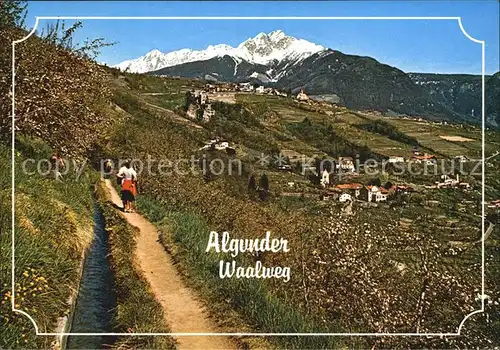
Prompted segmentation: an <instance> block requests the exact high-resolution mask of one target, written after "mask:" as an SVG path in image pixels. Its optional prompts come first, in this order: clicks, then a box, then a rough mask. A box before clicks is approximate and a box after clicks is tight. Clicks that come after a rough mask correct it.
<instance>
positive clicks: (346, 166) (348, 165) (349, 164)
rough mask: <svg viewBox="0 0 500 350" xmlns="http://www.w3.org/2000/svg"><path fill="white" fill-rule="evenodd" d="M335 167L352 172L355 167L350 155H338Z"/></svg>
mask: <svg viewBox="0 0 500 350" xmlns="http://www.w3.org/2000/svg"><path fill="white" fill-rule="evenodd" d="M337 169H340V170H342V171H344V172H354V171H355V170H356V168H355V167H354V161H353V159H352V157H339V161H338V163H337Z"/></svg>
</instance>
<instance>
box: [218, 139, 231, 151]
mask: <svg viewBox="0 0 500 350" xmlns="http://www.w3.org/2000/svg"><path fill="white" fill-rule="evenodd" d="M228 147H229V142H226V141H223V142H218V143H216V144H215V149H216V150H218V151H223V150H225V149H226V148H228Z"/></svg>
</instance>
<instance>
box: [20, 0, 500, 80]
mask: <svg viewBox="0 0 500 350" xmlns="http://www.w3.org/2000/svg"><path fill="white" fill-rule="evenodd" d="M28 10H29V11H28V23H27V24H28V25H29V26H31V25H32V24H33V23H34V17H35V16H274V17H276V16H370V17H371V16H391V17H394V16H433V17H435V16H440V17H441V16H446V17H451V16H453V17H455V16H459V17H461V18H462V23H463V26H464V28H465V30H466V31H467V32H468V33H469V34H470V35H471V36H472V37H474V38H476V39H479V40H484V41H485V42H486V73H487V74H492V73H495V72H497V71H498V70H499V40H500V39H499V19H498V18H499V3H498V1H496V0H482V1H481V0H480V1H460V0H456V1H446V2H445V1H406V2H400V1H350V2H340V1H322V2H312V1H309V2H298V1H294V2H242V1H238V2H160V1H156V2H146V1H144V2H134V1H128V2H119V1H109V2H98V1H89V2H85V1H75V2H56V1H36V2H30V3H29V6H28ZM83 22H84V27H83V28H82V29H81V30H80V31H79V32H78V34H77V36H76V38H75V39H76V40H83V39H85V38H87V37H90V38H95V37H101V36H102V37H105V38H106V40H107V41H109V42H115V41H116V42H118V44H117V45H115V46H113V47H110V48H105V49H104V50H103V51H102V53H101V56H100V57H99V58H98V60H99V61H103V62H106V63H108V64H110V65H112V64H116V63H119V62H121V61H123V60H125V59H130V58H135V57H138V56H141V55H143V54H145V53H146V52H148V51H150V50H152V49H159V50H161V51H164V52H168V51H172V50H178V49H181V48H192V49H203V48H205V47H206V46H208V45H211V44H212V45H214V44H220V43H224V44H229V45H232V46H236V45H238V44H239V43H240V42H242V41H244V40H246V39H247V38H249V37H254V36H255V35H257V34H258V33H260V32H266V33H268V32H271V31H273V30H275V29H281V30H283V31H284V32H285V33H286V34H288V35H292V36H295V37H298V38H303V39H306V40H309V41H312V42H314V43H317V44H321V45H323V46H326V47H329V48H332V49H334V50H339V51H342V52H344V53H347V54H356V55H362V56H371V57H373V58H375V59H377V60H379V61H381V62H383V63H386V64H389V65H392V66H396V67H398V68H400V69H402V70H403V71H406V72H437V73H470V74H480V73H481V45H480V44H477V43H474V42H472V41H470V40H469V39H467V38H466V37H465V36H464V34H463V33H462V31H461V30H460V28H459V25H458V22H457V21H456V20H432V21H431V20H412V21H409V20H390V21H388V20H376V21H375V20H356V21H354V20H300V21H298V20H230V21H220V20H217V21H216V20H211V21H206V20H205V21H203V20H189V21H187V20H176V21H172V20H85V21H83ZM45 25H46V21H41V22H40V24H39V28H40V29H41V28H43V27H44V26H45Z"/></svg>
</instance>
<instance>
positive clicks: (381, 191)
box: [360, 186, 389, 202]
mask: <svg viewBox="0 0 500 350" xmlns="http://www.w3.org/2000/svg"><path fill="white" fill-rule="evenodd" d="M388 193H389V191H387V190H386V189H385V188H383V187H379V186H365V187H363V188H362V189H361V193H360V196H361V198H363V199H364V200H365V201H367V202H385V201H387V195H388Z"/></svg>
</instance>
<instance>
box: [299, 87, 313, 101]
mask: <svg viewBox="0 0 500 350" xmlns="http://www.w3.org/2000/svg"><path fill="white" fill-rule="evenodd" d="M297 100H298V101H303V102H306V101H309V100H310V98H309V96H307V94H306V93H305V92H304V90H300V92H299V94H298V95H297Z"/></svg>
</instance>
